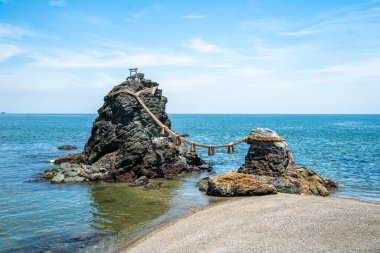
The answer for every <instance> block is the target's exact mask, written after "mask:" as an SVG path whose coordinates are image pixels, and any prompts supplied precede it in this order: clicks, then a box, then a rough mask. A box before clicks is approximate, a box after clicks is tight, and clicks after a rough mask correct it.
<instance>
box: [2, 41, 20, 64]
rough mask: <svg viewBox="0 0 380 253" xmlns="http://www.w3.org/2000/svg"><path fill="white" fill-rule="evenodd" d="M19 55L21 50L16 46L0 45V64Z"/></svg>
mask: <svg viewBox="0 0 380 253" xmlns="http://www.w3.org/2000/svg"><path fill="white" fill-rule="evenodd" d="M21 53H22V50H21V49H20V48H19V47H17V46H14V45H7V44H0V62H4V61H6V60H8V59H10V58H12V57H14V56H16V55H19V54H21Z"/></svg>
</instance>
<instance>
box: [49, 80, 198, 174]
mask: <svg viewBox="0 0 380 253" xmlns="http://www.w3.org/2000/svg"><path fill="white" fill-rule="evenodd" d="M157 86H158V83H156V82H152V81H150V80H145V79H144V74H136V75H133V76H131V77H129V78H127V80H126V81H125V82H123V83H121V84H120V85H117V86H115V87H114V88H113V89H112V90H111V92H115V91H119V90H123V89H128V90H131V91H134V92H137V91H140V90H143V89H145V88H151V87H157ZM140 98H141V99H142V100H143V101H144V103H145V105H146V106H147V107H148V108H149V109H150V110H151V111H152V112H153V113H154V115H156V117H157V118H158V119H159V120H160V121H161V122H162V123H163V124H165V125H166V126H167V127H168V128H169V129H170V127H171V121H170V119H169V117H168V115H167V113H166V112H165V107H166V103H167V98H166V97H165V96H163V95H162V90H160V89H156V91H155V93H154V94H151V93H149V94H147V93H143V94H141V95H140ZM98 113H99V115H98V117H97V118H96V120H95V122H94V123H93V127H92V131H91V136H90V138H89V140H88V142H87V144H86V145H85V148H84V150H83V152H82V153H78V154H69V155H66V156H63V157H60V158H57V159H55V160H54V163H55V164H58V165H60V166H58V167H57V168H55V169H54V170H49V171H45V173H44V178H45V179H46V180H51V178H54V176H55V175H56V174H58V173H64V172H66V171H67V168H65V166H67V165H64V164H65V163H69V164H71V165H72V166H74V167H78V166H79V167H81V166H82V167H85V168H82V169H78V171H77V172H78V173H77V174H78V176H80V177H84V178H85V180H86V181H98V180H103V181H120V182H133V181H134V180H135V179H136V178H139V177H142V176H145V177H147V178H156V177H168V178H170V177H173V176H175V175H177V174H180V173H183V172H190V171H193V170H198V171H199V169H198V168H197V166H198V165H201V164H204V161H203V160H202V159H201V158H200V156H199V155H198V154H196V153H194V154H191V155H188V154H187V148H186V145H181V146H179V147H178V146H176V145H175V142H174V140H173V139H172V138H171V137H168V136H161V135H160V133H161V130H162V129H161V128H160V127H159V126H158V125H157V123H156V122H154V121H153V120H152V118H151V117H150V116H149V115H148V114H147V113H146V111H145V110H144V109H143V108H142V107H141V105H140V104H139V103H138V101H137V100H136V99H135V98H134V97H133V96H131V95H129V94H127V93H119V94H116V95H113V96H106V97H105V98H104V104H103V106H102V107H101V108H100V109H99V110H98ZM62 165H64V166H62ZM96 168H102V169H103V170H101V171H100V170H97V169H96ZM69 170H72V168H69ZM69 174H70V175H74V174H73V173H71V172H70V173H69ZM62 181H63V180H62ZM62 181H61V182H62Z"/></svg>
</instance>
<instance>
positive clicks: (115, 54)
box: [34, 50, 194, 68]
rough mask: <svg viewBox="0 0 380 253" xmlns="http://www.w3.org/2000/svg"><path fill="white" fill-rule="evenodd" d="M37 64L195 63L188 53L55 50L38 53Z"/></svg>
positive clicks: (57, 66)
mask: <svg viewBox="0 0 380 253" xmlns="http://www.w3.org/2000/svg"><path fill="white" fill-rule="evenodd" d="M34 60H35V63H34V64H35V65H37V66H45V67H50V68H125V67H127V66H140V67H153V66H155V67H157V66H171V65H173V66H178V65H179V66H181V65H182V66H183V65H188V64H194V58H192V57H191V56H188V55H183V54H178V53H177V54H176V53H171V54H170V53H165V52H152V51H145V52H138V53H133V54H132V53H127V52H125V51H118V50H112V51H96V50H93V51H84V52H76V51H69V50H55V51H54V52H52V53H50V54H36V55H35V56H34Z"/></svg>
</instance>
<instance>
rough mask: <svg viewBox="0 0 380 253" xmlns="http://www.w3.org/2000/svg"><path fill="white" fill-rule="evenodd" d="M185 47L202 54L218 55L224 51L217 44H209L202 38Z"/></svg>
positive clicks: (193, 40)
mask: <svg viewBox="0 0 380 253" xmlns="http://www.w3.org/2000/svg"><path fill="white" fill-rule="evenodd" d="M185 46H186V47H188V48H191V49H194V50H195V51H198V52H201V53H217V52H220V51H221V50H222V49H221V48H220V47H219V46H217V45H216V44H211V43H208V42H206V41H204V40H203V39H202V38H194V39H192V40H191V41H190V43H189V44H187V45H185Z"/></svg>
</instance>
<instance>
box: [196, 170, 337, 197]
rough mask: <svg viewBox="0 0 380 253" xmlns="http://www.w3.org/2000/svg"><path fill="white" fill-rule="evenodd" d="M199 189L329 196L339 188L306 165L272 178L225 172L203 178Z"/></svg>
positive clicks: (230, 193) (233, 193)
mask: <svg viewBox="0 0 380 253" xmlns="http://www.w3.org/2000/svg"><path fill="white" fill-rule="evenodd" d="M198 188H199V190H201V191H204V192H206V193H207V195H211V196H221V197H234V196H249V195H266V194H273V193H276V192H281V193H289V194H305V195H319V196H328V195H330V194H332V193H334V192H335V191H336V190H337V188H338V183H337V182H335V181H334V180H332V179H331V178H323V177H321V176H320V175H319V174H318V173H317V172H315V171H314V170H311V169H308V168H305V167H293V168H288V169H287V172H286V176H280V177H271V176H260V175H254V174H244V173H238V172H234V171H232V172H228V173H225V174H222V175H220V176H217V177H207V178H203V179H201V180H200V181H199V182H198Z"/></svg>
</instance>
